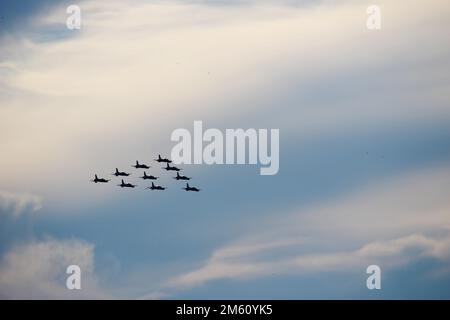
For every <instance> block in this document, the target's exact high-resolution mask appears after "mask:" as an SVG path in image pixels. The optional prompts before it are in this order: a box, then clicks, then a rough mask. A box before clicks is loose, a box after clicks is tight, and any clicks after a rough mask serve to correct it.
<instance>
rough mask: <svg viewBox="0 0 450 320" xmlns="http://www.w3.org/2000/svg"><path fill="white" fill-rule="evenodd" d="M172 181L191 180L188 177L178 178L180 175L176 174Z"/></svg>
mask: <svg viewBox="0 0 450 320" xmlns="http://www.w3.org/2000/svg"><path fill="white" fill-rule="evenodd" d="M173 178H174V179H177V180H191V178H189V177H186V176H180V174H179V173H178V172H177V176H176V177H173Z"/></svg>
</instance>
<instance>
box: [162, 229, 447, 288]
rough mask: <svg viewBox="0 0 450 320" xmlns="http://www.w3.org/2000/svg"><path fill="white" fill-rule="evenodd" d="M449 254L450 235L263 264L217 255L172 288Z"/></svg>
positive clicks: (350, 268) (388, 264)
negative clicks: (213, 281)
mask: <svg viewBox="0 0 450 320" xmlns="http://www.w3.org/2000/svg"><path fill="white" fill-rule="evenodd" d="M240 249H241V248H240V247H239V246H237V247H234V248H230V247H228V248H226V250H227V251H230V250H234V251H238V252H239V251H240ZM222 252H223V251H222ZM411 252H412V254H411ZM449 252H450V232H448V233H447V234H446V235H445V236H441V237H435V236H431V237H428V236H424V235H421V234H412V235H409V236H405V237H402V238H398V239H392V240H388V241H380V242H373V243H369V244H367V245H365V246H363V247H361V248H360V249H358V250H354V251H344V252H336V253H320V254H304V255H299V256H291V257H283V258H281V259H279V258H278V259H277V258H275V259H266V260H262V261H261V259H258V256H257V255H256V254H255V253H256V252H247V253H246V254H245V255H241V254H236V255H232V256H228V255H226V256H223V255H222V254H221V252H216V253H214V254H213V257H212V258H211V259H210V260H209V261H208V262H207V263H206V265H204V266H203V267H201V268H199V269H197V270H194V271H192V272H188V273H185V274H182V275H180V276H177V277H175V278H173V279H171V280H170V282H169V286H174V287H179V286H181V287H185V286H195V285H200V284H202V283H205V282H207V281H212V280H217V279H249V278H255V277H263V276H267V275H270V274H273V273H277V274H297V275H298V274H305V273H318V272H351V271H354V270H356V269H359V270H364V268H365V267H367V266H368V265H370V264H379V265H382V266H383V268H389V267H392V266H399V265H404V264H407V263H410V262H411V261H414V260H417V259H422V258H435V259H439V260H446V262H447V263H448V262H450V261H449V258H450V254H449ZM265 253H266V254H267V253H268V252H265ZM252 258H254V259H252Z"/></svg>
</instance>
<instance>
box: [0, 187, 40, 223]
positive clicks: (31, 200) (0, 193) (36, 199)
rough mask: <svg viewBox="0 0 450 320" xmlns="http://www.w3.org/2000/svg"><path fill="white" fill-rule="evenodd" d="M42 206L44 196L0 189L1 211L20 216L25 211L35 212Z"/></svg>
mask: <svg viewBox="0 0 450 320" xmlns="http://www.w3.org/2000/svg"><path fill="white" fill-rule="evenodd" d="M41 208H42V197H40V196H37V195H34V194H29V193H12V192H8V191H4V190H0V213H10V214H12V215H13V216H15V217H18V216H19V215H21V214H23V213H25V212H35V211H38V210H40V209H41Z"/></svg>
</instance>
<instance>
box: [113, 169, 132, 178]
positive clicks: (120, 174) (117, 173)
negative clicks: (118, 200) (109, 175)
mask: <svg viewBox="0 0 450 320" xmlns="http://www.w3.org/2000/svg"><path fill="white" fill-rule="evenodd" d="M113 175H115V176H116V177H118V176H123V177H128V176H129V175H130V174H129V173H126V172H122V171H119V169H117V168H116V172H114V173H113Z"/></svg>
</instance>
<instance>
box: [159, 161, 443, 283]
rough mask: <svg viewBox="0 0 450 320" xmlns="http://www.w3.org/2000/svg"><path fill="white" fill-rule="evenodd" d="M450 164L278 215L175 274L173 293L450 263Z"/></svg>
mask: <svg viewBox="0 0 450 320" xmlns="http://www.w3.org/2000/svg"><path fill="white" fill-rule="evenodd" d="M449 192H450V168H447V167H444V168H436V169H433V170H426V171H424V172H420V173H414V174H410V175H407V176H404V177H398V178H396V179H392V180H389V181H386V182H384V183H380V184H377V185H375V186H372V187H371V188H368V189H366V190H364V191H361V192H358V193H354V194H352V195H350V196H348V197H346V198H345V199H340V200H338V201H336V202H334V203H328V204H326V205H323V206H322V207H315V208H311V209H298V210H294V212H293V213H290V214H281V213H278V214H277V217H276V218H274V217H270V218H268V219H267V220H266V221H261V222H259V224H258V225H257V226H252V229H251V231H249V232H248V233H247V234H244V235H242V237H241V239H237V240H236V241H235V242H234V243H231V244H229V245H226V246H224V247H222V248H218V249H216V250H215V251H214V252H212V254H211V257H210V258H209V259H208V260H207V261H205V262H204V263H203V264H202V265H200V266H199V267H198V268H197V269H194V270H192V271H188V272H185V273H182V274H180V275H178V276H175V277H173V278H172V279H170V280H169V281H168V283H167V287H168V288H170V289H169V290H176V289H175V288H179V287H180V286H181V287H190V286H195V285H199V284H202V283H205V282H208V281H211V280H216V279H249V278H255V277H262V276H265V275H270V274H272V273H277V274H304V273H317V272H344V273H345V272H349V271H351V272H354V271H355V270H360V272H364V270H365V267H367V266H368V265H370V264H378V265H381V266H383V268H384V270H389V269H390V268H393V267H398V266H401V265H406V264H408V263H410V262H412V261H417V260H418V259H423V258H433V259H438V260H440V261H442V262H443V263H444V264H447V265H450V216H449V215H448V212H450V202H449V199H450V193H449Z"/></svg>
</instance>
